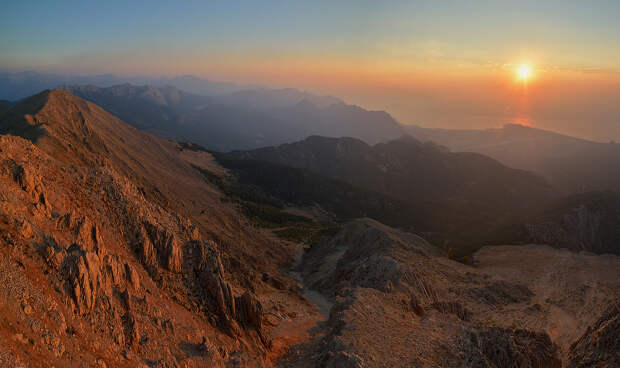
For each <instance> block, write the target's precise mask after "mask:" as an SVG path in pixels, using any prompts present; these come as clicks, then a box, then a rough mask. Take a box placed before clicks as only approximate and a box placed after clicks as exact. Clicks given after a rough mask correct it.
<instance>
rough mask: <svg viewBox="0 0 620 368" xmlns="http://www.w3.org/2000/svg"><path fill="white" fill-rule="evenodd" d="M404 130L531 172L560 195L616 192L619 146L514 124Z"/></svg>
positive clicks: (619, 178)
mask: <svg viewBox="0 0 620 368" xmlns="http://www.w3.org/2000/svg"><path fill="white" fill-rule="evenodd" d="M403 127H404V129H405V130H406V131H407V133H409V134H411V135H413V136H414V137H417V138H418V139H420V140H422V141H433V142H435V143H437V144H441V145H443V146H445V147H448V148H449V149H450V150H452V151H457V152H477V153H480V154H483V155H487V156H489V157H492V158H494V159H496V160H498V161H500V162H502V163H503V164H505V165H507V166H510V167H514V168H519V169H523V170H529V171H534V172H536V173H538V174H540V175H542V176H543V177H545V178H546V179H547V180H548V181H549V182H550V183H551V184H552V185H554V186H555V187H556V188H558V189H559V190H561V191H562V192H563V193H565V194H570V193H573V192H579V191H581V192H584V191H592V190H616V191H618V190H620V146H618V145H617V144H615V143H613V142H609V143H600V142H592V141H588V140H585V139H579V138H574V137H570V136H566V135H562V134H559V133H555V132H551V131H546V130H542V129H536V128H532V127H526V126H523V125H516V124H508V125H505V126H504V127H502V128H498V129H486V130H451V129H430V128H421V127H418V126H403Z"/></svg>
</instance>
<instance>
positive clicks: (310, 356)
mask: <svg viewBox="0 0 620 368" xmlns="http://www.w3.org/2000/svg"><path fill="white" fill-rule="evenodd" d="M475 260H476V266H467V265H463V264H460V263H457V262H454V261H452V260H450V259H448V258H447V257H445V256H444V255H443V254H441V252H440V251H439V250H437V249H436V248H434V247H432V246H431V245H429V244H428V243H426V242H425V241H424V240H423V239H421V238H419V237H416V236H415V235H412V234H407V233H402V232H400V231H397V230H395V229H391V228H389V227H387V226H385V225H382V224H380V223H377V222H375V221H373V220H369V219H362V220H356V221H353V222H351V223H349V224H347V225H345V226H344V228H343V230H342V231H341V232H340V233H339V234H338V235H336V236H335V237H334V238H333V239H331V240H329V241H326V242H324V243H322V244H318V245H316V246H314V247H312V248H311V249H310V250H309V251H308V252H307V253H306V255H305V257H304V259H303V262H302V265H301V272H302V274H303V275H304V279H305V281H306V283H307V284H308V285H309V286H310V287H312V288H314V289H316V290H319V291H321V292H322V293H323V294H324V295H325V296H326V297H328V298H329V299H330V300H332V301H333V302H334V303H335V304H334V307H333V308H332V309H331V313H330V317H329V320H328V321H327V324H326V326H325V335H322V336H321V335H319V336H318V337H317V338H315V339H314V340H313V341H310V342H308V343H306V344H305V345H304V346H300V347H298V348H297V349H295V350H293V351H292V352H291V353H290V354H289V355H288V356H286V357H285V358H284V359H282V360H281V361H280V364H281V366H282V367H315V366H325V367H562V366H569V367H589V366H596V367H614V366H618V364H619V363H618V362H619V359H620V355H619V354H620V353H619V352H620V346H619V344H620V338H619V337H620V330H619V329H618V328H617V323H618V318H619V316H618V314H619V313H620V309H618V308H617V303H618V302H617V300H618V296H619V295H620V258H618V257H616V256H612V255H592V254H585V253H579V254H578V253H572V252H569V251H567V250H557V249H554V248H550V247H547V246H537V245H531V246H524V247H520V246H519V247H518V246H502V247H487V248H483V249H482V250H480V251H479V252H478V253H477V254H476V255H475ZM614 364H615V365H614Z"/></svg>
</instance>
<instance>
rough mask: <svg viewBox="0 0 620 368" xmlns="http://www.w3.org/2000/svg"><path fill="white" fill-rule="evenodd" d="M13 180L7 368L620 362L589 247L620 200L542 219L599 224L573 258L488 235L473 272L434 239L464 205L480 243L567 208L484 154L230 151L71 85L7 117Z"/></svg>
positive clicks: (610, 302) (613, 308) (394, 145)
mask: <svg viewBox="0 0 620 368" xmlns="http://www.w3.org/2000/svg"><path fill="white" fill-rule="evenodd" d="M121 91H123V93H124V91H125V89H124V88H121ZM122 96H125V95H122ZM110 98H118V96H116V95H114V94H113V93H111V97H110ZM124 98H129V97H124ZM137 98H138V99H139V100H140V101H145V103H146V102H148V103H152V104H158V105H160V106H168V105H172V106H176V105H178V104H182V103H181V101H191V100H189V99H190V98H191V96H190V97H184V96H179V95H178V94H177V92H176V91H175V90H174V89H164V90H161V89H155V90H150V89H148V88H146V89H143V90H140V95H139V96H138V97H137ZM186 98H187V100H186ZM132 103H133V102H132ZM132 103H127V109H129V106H131V104H132ZM332 106H333V105H332ZM144 121H145V122H146V123H148V120H146V119H145V120H144ZM412 168H413V169H412ZM433 184H434V185H433ZM0 186H1V188H2V191H0V252H1V254H2V255H3V257H0V280H1V281H2V282H0V300H3V301H4V302H3V303H0V315H2V316H3V318H2V320H1V321H0V342H1V343H0V364H2V365H5V366H14V367H19V366H52V365H53V366H98V367H106V366H114V367H136V366H152V367H173V366H185V367H204V366H209V367H231V366H235V367H261V366H277V367H315V366H316V365H317V362H318V364H320V365H321V366H325V367H329V368H335V367H366V366H368V367H384V366H389V367H393V366H402V365H407V366H429V367H431V366H475V367H485V368H486V367H488V368H491V367H511V366H514V363H515V362H519V364H520V365H521V366H529V367H562V366H568V367H588V366H613V365H614V364H617V363H618V356H617V351H618V349H617V342H618V341H620V339H619V337H620V336H618V331H620V310H618V309H617V303H618V300H619V299H618V297H619V296H620V283H619V281H618V280H620V274H619V272H620V260H618V257H616V256H613V255H610V254H602V255H596V254H592V253H583V252H582V253H578V252H579V251H580V250H583V249H584V248H583V247H581V245H582V244H585V245H586V246H587V247H589V248H586V249H590V248H591V249H593V250H596V251H601V250H603V251H604V249H599V248H596V247H597V246H599V245H600V244H601V242H604V243H606V242H607V239H609V238H613V237H614V236H616V233H617V232H614V228H613V225H614V224H615V223H617V222H614V221H617V219H615V220H614V217H615V216H617V213H618V212H617V207H616V203H618V201H617V200H616V201H610V198H613V196H614V194H613V193H612V194H609V195H608V194H603V195H588V196H586V198H583V197H571V198H570V199H569V200H565V201H563V202H561V203H560V204H558V205H555V206H554V207H548V208H549V210H547V211H546V212H544V217H543V218H542V219H541V222H540V223H538V224H539V225H540V226H539V227H542V228H543V230H545V231H540V229H538V230H536V229H534V233H535V234H538V235H540V236H541V237H540V238H539V239H541V240H545V241H547V240H554V239H561V237H557V236H556V237H551V238H550V237H545V236H547V235H549V234H551V235H554V234H555V235H557V234H560V235H562V234H567V233H568V232H570V231H574V233H575V234H580V235H583V236H584V237H583V238H578V239H582V240H583V241H580V242H578V243H575V247H574V248H572V249H571V250H567V249H556V248H553V247H549V246H546V245H512V246H485V247H483V248H482V249H475V250H473V251H472V254H471V255H470V262H468V263H467V264H465V263H461V262H457V261H455V260H454V259H453V258H454V257H453V256H452V255H451V254H450V252H451V250H450V249H449V248H447V247H437V245H443V244H441V243H436V242H435V241H433V240H432V239H433V238H432V237H429V238H425V233H424V232H423V231H422V232H419V231H417V229H416V227H418V226H421V225H424V224H425V222H424V221H425V220H426V219H425V217H429V218H432V219H433V220H434V221H438V222H437V223H443V224H448V225H449V224H450V223H451V221H452V220H453V219H455V218H458V216H457V215H458V213H460V215H459V216H461V218H462V219H466V218H470V220H471V221H469V222H465V223H462V224H459V226H455V228H456V229H457V230H454V231H453V232H452V233H450V235H451V236H453V239H456V237H458V236H459V234H460V235H461V236H467V231H466V229H467V227H469V228H472V229H474V228H475V229H478V231H480V232H482V233H484V232H485V231H487V230H488V227H492V226H491V223H492V222H493V221H495V220H496V218H498V217H501V216H503V215H502V214H505V212H504V211H506V210H508V209H510V208H514V209H515V211H521V210H528V209H529V208H532V207H536V204H537V203H538V204H540V203H541V202H547V201H549V202H550V203H555V202H554V201H556V200H558V199H561V198H557V197H556V196H555V195H554V194H553V189H552V187H550V186H549V185H548V184H546V182H545V180H544V179H542V178H540V177H539V176H537V175H535V174H532V173H529V172H526V171H522V170H517V169H511V168H508V167H506V166H504V165H502V164H501V163H499V162H497V161H495V160H493V159H491V158H488V157H485V156H482V155H480V154H472V153H452V152H449V151H448V150H446V149H445V148H443V147H441V146H438V145H436V144H431V143H422V142H421V141H419V140H416V139H414V138H411V137H401V138H398V139H393V140H389V141H387V142H385V143H376V144H374V145H370V144H367V143H365V142H363V141H361V140H359V139H356V138H327V137H317V136H312V137H310V138H307V139H305V140H302V141H299V142H295V143H291V144H284V145H280V146H275V147H269V148H263V149H257V150H250V151H245V152H241V151H236V152H231V153H218V152H213V151H209V150H206V149H205V148H202V147H201V146H199V145H197V144H194V143H184V142H176V141H173V140H169V139H164V138H161V137H157V136H155V135H152V134H150V133H147V132H144V131H141V130H138V129H136V128H135V127H132V126H131V125H129V124H127V123H125V122H123V121H122V120H121V119H119V118H118V117H117V116H114V115H112V114H110V113H109V112H107V111H105V110H104V109H103V108H101V107H100V106H97V105H95V104H93V103H91V102H88V101H86V100H84V99H81V98H79V97H76V96H75V95H73V94H71V93H69V92H67V91H60V90H55V91H43V92H41V93H38V94H36V95H34V96H32V97H30V98H27V99H25V100H22V101H20V102H19V103H17V104H15V105H14V106H11V107H10V108H9V109H8V110H6V111H5V112H4V113H0ZM485 192H488V197H485V196H484V195H483V193H485ZM585 202H587V203H589V204H588V205H587V206H585V205H582V204H583V203H585ZM562 203H563V204H562ZM583 206H585V207H583ZM575 208H577V209H578V211H577V212H575V211H574V210H575ZM579 208H585V210H579ZM484 209H489V210H490V211H491V212H489V213H488V214H484ZM464 210H469V212H463V211H464ZM459 211H460V212H459ZM463 214H465V216H464V215H463ZM566 214H569V215H570V216H567V215H566ZM601 214H603V215H604V216H605V219H609V220H610V221H608V220H605V221H602V220H601V219H602V217H601V216H600V215H601ZM485 216H486V219H487V220H484V221H481V219H484V218H485ZM368 217H373V218H372V219H371V218H368ZM384 220H385V221H386V222H390V224H392V226H388V225H386V224H383V223H381V222H380V221H384ZM575 221H577V222H575ZM580 221H581V222H580ZM429 223H431V222H428V221H427V222H426V224H429ZM407 224H409V225H414V226H408V225H407ZM575 224H577V225H578V226H575ZM597 224H602V229H603V230H604V231H602V232H601V234H602V236H601V237H598V238H592V237H587V235H588V234H589V233H590V232H591V231H592V230H593V229H596V228H595V227H594V226H595V225H597ZM543 225H544V226H543ZM582 225H583V226H582ZM393 226H397V227H399V228H400V229H397V228H394V227H393ZM434 230H436V231H437V229H434ZM439 230H441V231H445V229H439ZM568 234H569V238H571V239H572V238H573V237H572V236H571V235H570V234H571V233H568ZM429 239H431V241H429ZM550 243H553V242H552V241H550ZM454 244H456V242H455V243H454ZM551 245H553V246H556V247H557V246H558V244H555V243H553V244H551ZM560 245H561V244H560ZM378 336H380V337H381V338H378Z"/></svg>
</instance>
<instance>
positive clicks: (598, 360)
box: [568, 300, 620, 368]
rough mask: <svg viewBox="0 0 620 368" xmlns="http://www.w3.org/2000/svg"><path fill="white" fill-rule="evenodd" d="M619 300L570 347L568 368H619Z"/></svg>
mask: <svg viewBox="0 0 620 368" xmlns="http://www.w3.org/2000/svg"><path fill="white" fill-rule="evenodd" d="M619 304H620V300H617V301H615V302H612V303H611V305H609V307H608V308H607V309H606V310H605V312H603V315H601V317H600V318H599V319H598V321H597V322H596V323H595V324H594V325H592V326H590V327H588V330H587V331H586V332H585V333H584V334H583V336H581V338H579V340H577V341H575V343H574V344H573V345H572V346H571V348H570V352H569V355H568V360H569V362H568V367H569V368H586V367H597V368H599V367H600V368H602V367H620V306H619Z"/></svg>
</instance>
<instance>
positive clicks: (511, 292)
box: [466, 281, 534, 306]
mask: <svg viewBox="0 0 620 368" xmlns="http://www.w3.org/2000/svg"><path fill="white" fill-rule="evenodd" d="M466 295H468V296H469V297H471V298H473V299H475V300H476V301H478V302H482V303H485V304H487V305H492V306H500V305H508V304H512V303H521V302H527V301H529V300H530V299H531V298H532V297H533V296H534V293H532V291H531V290H530V289H528V288H527V287H526V286H523V285H519V284H513V283H509V282H506V281H495V282H492V283H490V284H489V285H486V286H483V287H477V288H471V289H468V290H467V291H466Z"/></svg>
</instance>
